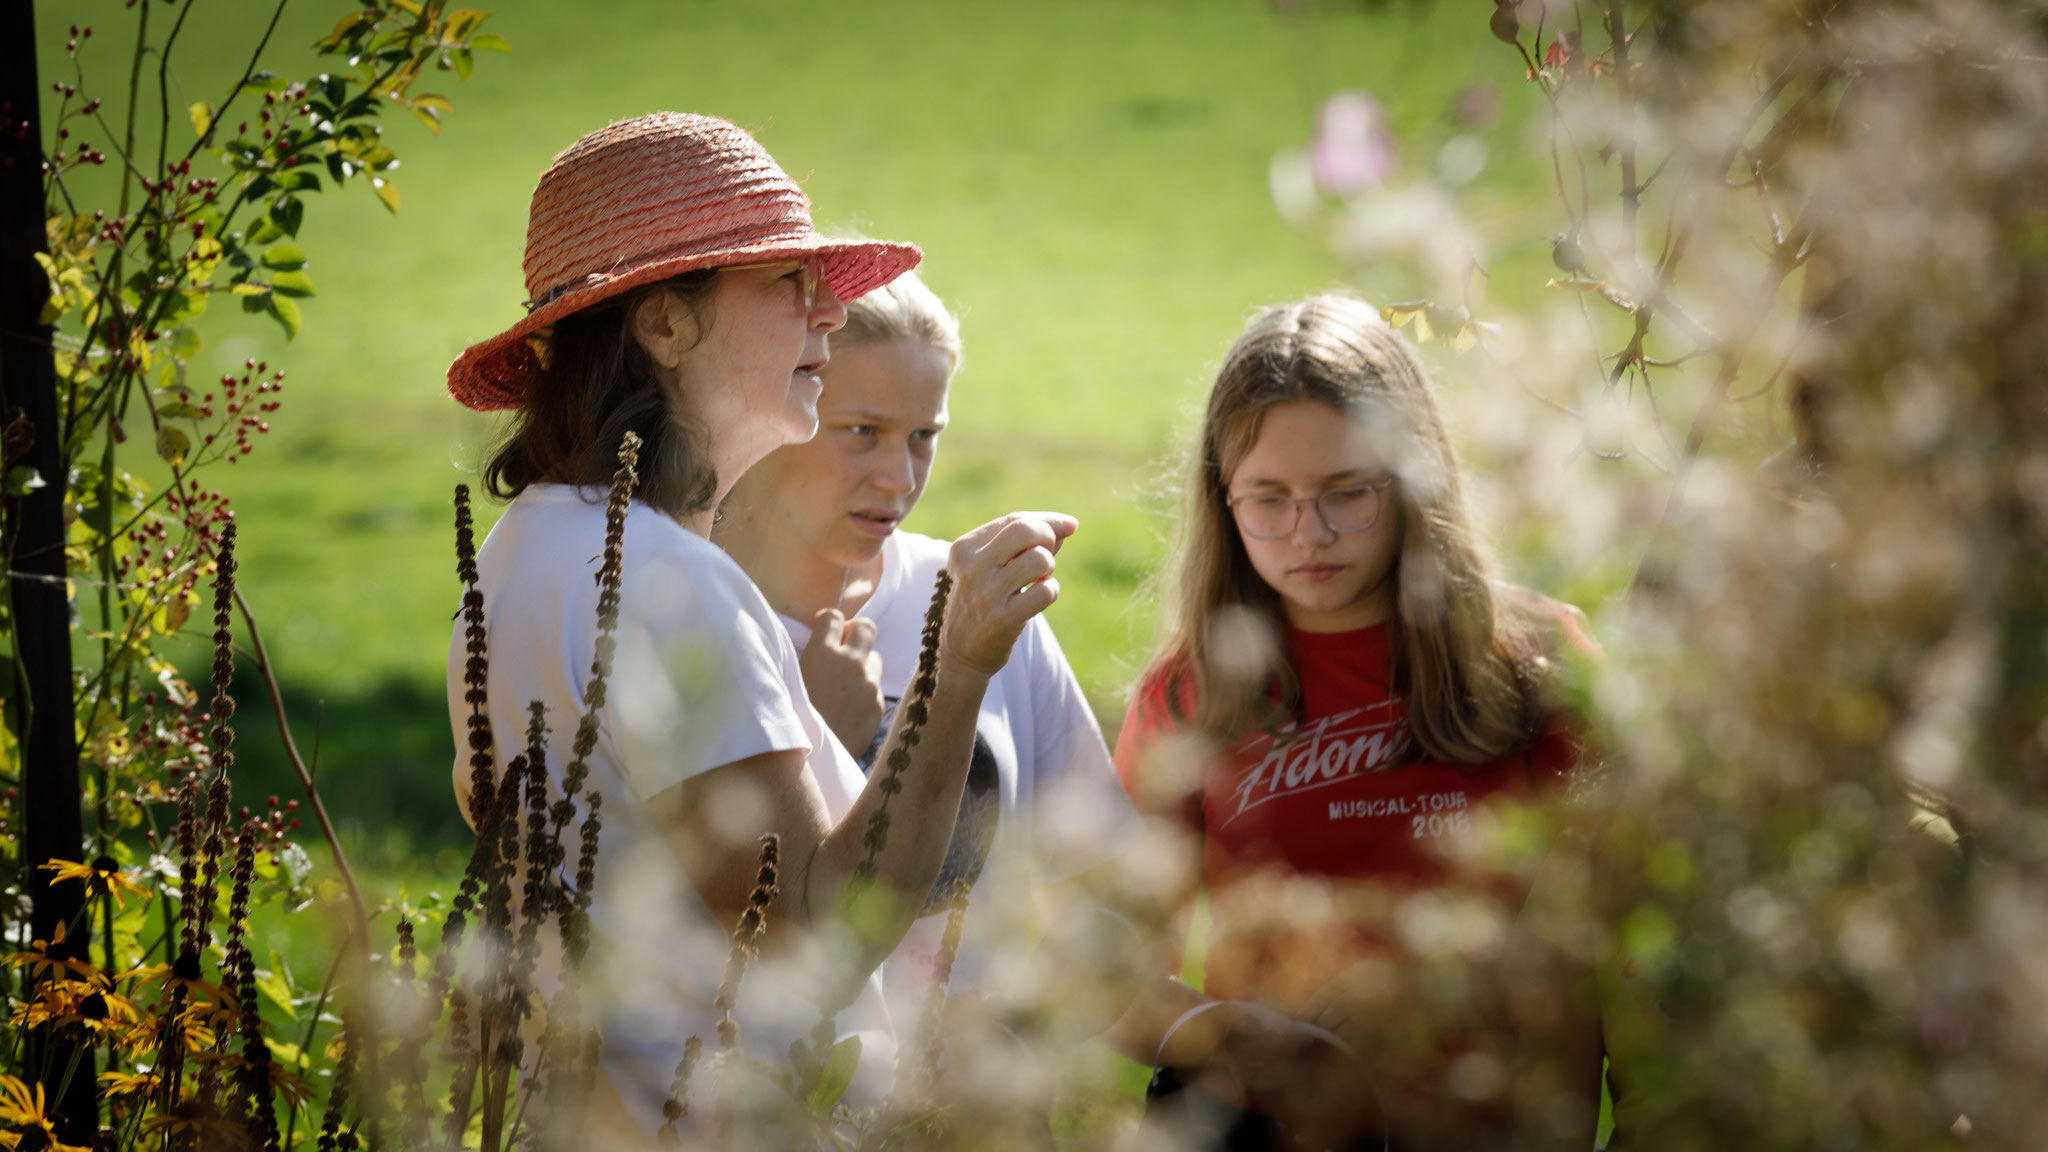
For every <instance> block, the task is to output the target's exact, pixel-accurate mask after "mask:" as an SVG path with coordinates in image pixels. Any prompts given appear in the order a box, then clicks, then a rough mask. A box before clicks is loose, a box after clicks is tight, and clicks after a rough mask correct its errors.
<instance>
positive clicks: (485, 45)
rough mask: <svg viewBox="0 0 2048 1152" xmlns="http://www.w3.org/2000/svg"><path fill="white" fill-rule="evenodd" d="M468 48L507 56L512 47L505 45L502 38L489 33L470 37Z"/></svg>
mask: <svg viewBox="0 0 2048 1152" xmlns="http://www.w3.org/2000/svg"><path fill="white" fill-rule="evenodd" d="M469 46H470V47H471V48H474V49H476V50H477V51H479V52H503V53H505V54H506V55H508V56H509V55H511V53H512V45H511V44H509V43H507V42H506V40H505V38H504V37H503V36H499V35H495V34H493V33H490V32H486V33H484V34H483V35H481V36H476V37H472V38H471V39H470V42H469Z"/></svg>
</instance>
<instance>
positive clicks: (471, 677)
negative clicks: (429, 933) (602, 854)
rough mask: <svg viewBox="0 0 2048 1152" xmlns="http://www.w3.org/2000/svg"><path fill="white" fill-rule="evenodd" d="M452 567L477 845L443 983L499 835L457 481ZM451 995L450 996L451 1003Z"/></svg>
mask: <svg viewBox="0 0 2048 1152" xmlns="http://www.w3.org/2000/svg"><path fill="white" fill-rule="evenodd" d="M455 573H456V575H457V576H459V577H461V579H462V589H463V590H462V621H463V651H464V653H465V659H464V663H463V670H462V685H463V701H464V702H465V703H467V704H468V705H469V716H468V718H467V719H466V720H465V721H464V724H465V726H466V727H467V729H468V732H469V737H468V742H469V823H470V827H472V828H475V829H476V830H477V840H476V846H475V847H474V848H473V849H472V850H471V852H470V856H469V865H468V867H467V868H465V869H464V870H463V874H462V884H461V887H460V888H458V889H457V891H456V893H455V900H454V907H453V908H452V909H451V910H450V911H449V913H448V919H447V920H446V921H444V922H443V923H442V925H441V951H440V954H439V955H438V956H437V957H436V958H435V979H436V982H437V983H442V984H447V983H450V982H452V980H453V979H454V972H453V968H452V966H453V964H454V962H455V958H456V956H457V955H458V954H459V953H460V951H461V944H462V937H463V934H464V933H465V931H466V930H467V929H468V926H469V914H470V912H471V911H473V910H474V909H475V908H476V900H477V896H478V894H479V893H481V892H482V891H483V889H484V887H485V885H486V884H487V883H488V882H489V877H490V873H491V871H492V870H493V869H494V868H495V867H496V862H495V860H494V855H495V853H496V851H497V847H498V841H497V838H496V837H494V836H489V835H486V834H485V833H484V829H485V828H487V827H489V826H490V815H491V812H492V811H493V810H494V809H495V808H496V807H497V757H496V755H495V750H494V748H493V741H492V736H491V713H490V697H489V694H488V692H487V690H486V689H487V687H488V682H489V679H490V659H489V644H488V639H487V636H486V632H485V628H484V594H483V592H482V591H481V590H479V589H478V588H477V569H476V532H475V529H474V527H473V526H472V521H471V518H470V510H469V485H467V484H457V485H456V486H455ZM452 1006H454V1001H452V1000H451V1007H452Z"/></svg>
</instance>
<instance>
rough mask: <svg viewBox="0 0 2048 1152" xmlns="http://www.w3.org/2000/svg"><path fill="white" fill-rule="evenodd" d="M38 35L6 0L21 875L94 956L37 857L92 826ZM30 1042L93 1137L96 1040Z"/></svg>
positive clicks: (4, 238) (5, 286) (0, 100)
mask: <svg viewBox="0 0 2048 1152" xmlns="http://www.w3.org/2000/svg"><path fill="white" fill-rule="evenodd" d="M35 46H36V36H35V9H34V5H33V4H32V3H31V0H0V427H4V429H5V443H6V455H5V470H6V471H7V472H12V471H13V470H14V468H15V467H17V466H19V465H26V466H28V467H30V468H33V469H34V470H35V472H36V473H37V474H38V475H39V476H40V477H41V478H42V481H43V484H42V487H40V488H37V489H35V490H34V491H32V492H30V493H28V494H27V495H25V496H23V497H21V498H20V499H14V498H11V497H9V498H6V499H5V501H4V503H5V509H4V517H5V524H4V531H5V535H4V551H5V558H6V561H7V569H8V581H7V594H8V596H9V599H10V604H9V608H10V616H11V621H10V622H11V624H12V627H13V630H14V650H15V653H16V655H17V656H18V660H17V662H16V663H15V666H14V670H13V672H14V682H13V683H12V684H11V685H9V686H8V687H7V699H8V701H9V704H10V705H11V707H12V715H11V716H10V717H9V721H10V723H11V724H12V725H13V727H14V730H15V732H16V733H18V734H20V736H21V741H22V748H23V753H24V761H23V763H22V765H21V782H22V788H21V802H22V808H21V811H22V813H23V819H22V829H21V834H22V853H21V861H22V871H23V875H22V877H21V883H22V886H23V888H24V889H25V890H26V891H27V892H28V893H29V899H30V900H31V902H32V903H33V908H34V911H33V916H32V919H33V924H34V930H35V935H36V938H37V939H41V940H48V939H50V938H51V933H53V932H55V931H56V930H57V927H58V926H59V925H63V926H64V929H65V932H66V936H65V942H64V949H63V951H64V952H65V953H66V954H68V955H71V956H75V957H77V958H79V959H86V958H87V947H88V945H89V943H90V942H91V940H92V928H91V924H90V923H89V922H88V921H87V920H86V919H85V911H86V909H85V893H84V886H83V885H81V884H79V883H78V882H76V881H71V882H67V883H65V884H62V885H59V886H56V887H52V886H51V885H50V884H49V882H48V877H49V873H47V872H44V871H42V870H40V869H39V868H38V867H37V865H39V864H41V863H43V862H44V861H46V860H51V859H62V860H77V859H79V854H80V850H81V845H82V843H83V840H84V835H83V830H82V828H81V826H80V815H79V813H80V808H81V805H80V795H79V790H78V742H77V739H76V737H75V735H74V733H73V716H72V707H71V691H72V688H71V607H70V603H69V600H68V598H67V596H66V594H65V584H64V579H65V572H64V479H65V477H64V470H63V462H62V455H61V452H60V444H61V440H60V439H59V435H60V430H59V428H58V422H57V378H56V366H55V363H54V362H53V361H52V359H51V356H50V334H51V330H50V328H49V327H48V326H47V325H44V324H42V323H40V322H39V319H38V318H39V316H40V314H41V312H42V307H43V302H44V300H45V299H46V298H47V296H48V295H49V280H48V278H47V277H46V276H44V275H43V270H42V268H41V267H40V266H39V265H37V263H36V261H35V254H36V253H37V252H40V251H42V250H43V249H44V236H43V177H42V162H43V157H42V131H41V117H40V116H39V115H38V111H37V100H38V98H39V93H38V91H37V89H38V88H39V86H40V85H39V82H38V81H37V78H36V52H35ZM32 1043H33V1047H32V1049H31V1052H30V1057H29V1067H30V1068H31V1069H33V1068H38V1067H40V1068H44V1069H46V1070H47V1071H46V1072H45V1074H44V1083H45V1084H46V1085H47V1087H48V1089H49V1092H50V1097H51V1100H52V1101H53V1102H54V1105H55V1107H56V1108H57V1110H58V1111H59V1112H60V1113H61V1116H60V1117H59V1120H58V1130H59V1135H60V1136H61V1137H62V1138H63V1140H64V1141H65V1142H66V1143H75V1144H90V1143H91V1142H92V1137H93V1134H94V1132H95V1131H97V1129H98V1127H99V1121H98V1108H97V1102H96V1100H95V1085H94V1079H95V1077H96V1075H97V1072H98V1069H97V1068H96V1067H95V1066H94V1061H93V1057H92V1053H91V1051H90V1050H83V1051H81V1050H80V1049H79V1048H78V1046H77V1045H75V1044H73V1043H72V1042H70V1041H68V1040H65V1039H62V1038H60V1037H58V1036H56V1035H54V1034H46V1035H41V1036H37V1037H35V1038H34V1039H33V1041H32ZM74 1059H76V1060H77V1061H78V1065H77V1067H76V1068H73V1067H71V1062H72V1061H73V1060H74ZM67 1072H68V1073H69V1076H68V1084H66V1085H65V1087H64V1090H63V1092H62V1093H61V1094H60V1093H59V1092H58V1085H59V1083H60V1082H63V1081H65V1080H66V1079H67V1076H66V1074H67Z"/></svg>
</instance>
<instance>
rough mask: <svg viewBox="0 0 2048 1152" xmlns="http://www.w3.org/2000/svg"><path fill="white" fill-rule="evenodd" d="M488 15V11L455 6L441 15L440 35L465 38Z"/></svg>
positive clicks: (457, 38) (458, 38) (456, 38)
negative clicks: (443, 15)
mask: <svg viewBox="0 0 2048 1152" xmlns="http://www.w3.org/2000/svg"><path fill="white" fill-rule="evenodd" d="M489 15H490V13H489V12H479V11H477V10H476V9H474V8H457V9H456V10H455V11H453V12H450V13H448V15H447V16H445V17H443V22H442V26H441V35H443V36H445V37H447V38H448V39H450V40H467V39H468V38H469V35H470V33H472V32H475V31H476V30H477V28H478V27H480V26H481V25H482V24H483V22H484V18H485V17H487V16H489Z"/></svg>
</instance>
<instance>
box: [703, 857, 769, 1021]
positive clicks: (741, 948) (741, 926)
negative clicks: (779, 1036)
mask: <svg viewBox="0 0 2048 1152" xmlns="http://www.w3.org/2000/svg"><path fill="white" fill-rule="evenodd" d="M781 861H782V838H781V837H779V836H777V835H776V834H775V833H773V832H770V833H769V834H767V835H766V836H763V837H761V870H760V872H759V873H757V874H756V875H755V877H754V890H753V892H751V893H749V894H748V896H747V907H746V910H745V911H743V912H741V913H740V919H739V923H737V924H735V925H733V929H732V951H731V952H729V953H727V954H726V958H725V978H724V979H723V980H720V981H719V982H718V998H717V999H716V1000H713V1001H712V1002H711V1003H712V1007H714V1008H716V1009H718V1047H719V1049H720V1050H721V1051H725V1052H730V1051H732V1050H733V1049H734V1048H736V1047H738V1046H739V1042H740V1026H739V1022H738V1021H736V1020H734V1019H733V1018H732V1010H733V1006H734V1005H735V1004H737V1003H739V997H740V978H741V977H743V976H745V975H746V974H747V964H748V962H749V961H751V960H752V959H753V958H754V953H755V950H756V946H757V945H758V944H759V942H760V939H761V931H762V929H764V928H766V927H767V926H768V920H767V916H768V906H769V905H770V904H773V903H774V902H775V893H776V884H775V871H776V868H777V867H778V866H779V865H780V864H781Z"/></svg>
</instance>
